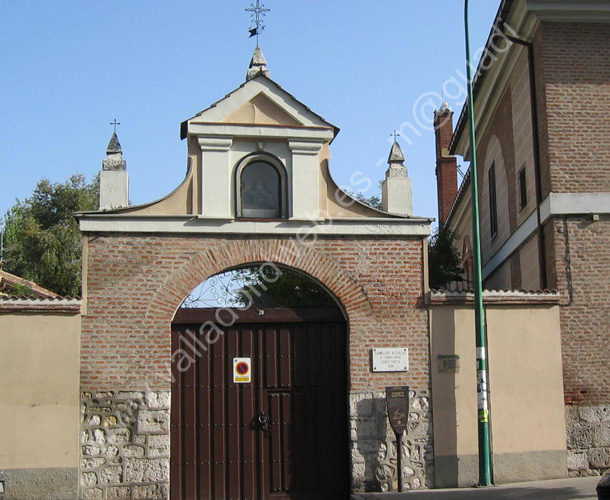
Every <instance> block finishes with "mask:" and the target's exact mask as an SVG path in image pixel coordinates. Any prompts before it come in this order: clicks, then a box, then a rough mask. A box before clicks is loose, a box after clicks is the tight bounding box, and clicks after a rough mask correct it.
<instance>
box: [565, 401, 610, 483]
mask: <svg viewBox="0 0 610 500" xmlns="http://www.w3.org/2000/svg"><path fill="white" fill-rule="evenodd" d="M566 430H567V433H568V474H569V475H570V476H572V477H575V476H599V475H601V474H603V473H604V472H605V471H606V470H607V469H609V468H610V405H600V406H568V407H566Z"/></svg>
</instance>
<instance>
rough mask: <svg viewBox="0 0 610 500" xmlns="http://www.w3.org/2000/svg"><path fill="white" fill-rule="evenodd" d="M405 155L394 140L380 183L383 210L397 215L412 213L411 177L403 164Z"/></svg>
mask: <svg viewBox="0 0 610 500" xmlns="http://www.w3.org/2000/svg"><path fill="white" fill-rule="evenodd" d="M404 161H405V156H404V154H403V153H402V149H401V148H400V145H399V144H398V142H396V141H394V144H392V149H391V150H390V156H389V157H388V169H387V170H386V173H385V179H384V180H383V182H382V183H381V204H382V207H383V210H384V211H386V212H391V213H395V214H399V215H405V216H409V215H413V193H412V187H411V179H409V174H408V172H407V168H406V167H405V166H404Z"/></svg>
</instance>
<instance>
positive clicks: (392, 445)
mask: <svg viewBox="0 0 610 500" xmlns="http://www.w3.org/2000/svg"><path fill="white" fill-rule="evenodd" d="M409 401H410V412H409V426H408V429H409V430H408V432H407V433H406V434H405V435H404V436H403V438H402V474H403V482H404V488H405V490H411V489H413V490H416V489H421V488H432V487H434V444H433V438H432V414H431V407H430V394H429V391H427V390H421V391H409ZM350 446H351V459H352V470H353V475H352V488H353V490H354V492H365V491H384V492H388V491H398V474H399V471H398V452H397V441H396V435H395V434H394V431H393V430H392V428H391V426H390V422H389V419H388V416H387V410H386V401H385V393H383V392H365V393H352V394H350Z"/></svg>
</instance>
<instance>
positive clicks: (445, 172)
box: [434, 102, 458, 226]
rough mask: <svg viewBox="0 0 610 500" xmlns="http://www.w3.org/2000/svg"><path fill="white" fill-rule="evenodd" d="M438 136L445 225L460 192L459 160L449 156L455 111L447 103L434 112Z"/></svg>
mask: <svg viewBox="0 0 610 500" xmlns="http://www.w3.org/2000/svg"><path fill="white" fill-rule="evenodd" d="M434 130H435V135H436V186H437V195H438V223H439V225H441V226H442V225H443V224H445V222H446V221H447V218H448V217H449V211H450V210H451V207H452V206H453V202H454V201H455V197H456V196H457V191H458V178H457V159H456V157H455V156H451V155H450V154H449V144H450V143H451V138H452V137H453V111H451V110H450V109H449V106H448V104H447V103H446V102H444V103H443V105H442V106H441V108H440V109H438V110H437V111H435V112H434Z"/></svg>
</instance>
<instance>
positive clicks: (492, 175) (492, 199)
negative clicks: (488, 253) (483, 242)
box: [488, 162, 498, 238]
mask: <svg viewBox="0 0 610 500" xmlns="http://www.w3.org/2000/svg"><path fill="white" fill-rule="evenodd" d="M488 177H489V227H490V231H491V237H492V238H494V237H495V236H496V234H498V202H497V197H496V164H495V162H494V163H492V164H491V167H489V176H488Z"/></svg>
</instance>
